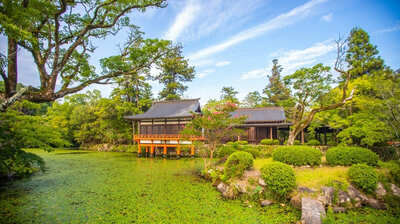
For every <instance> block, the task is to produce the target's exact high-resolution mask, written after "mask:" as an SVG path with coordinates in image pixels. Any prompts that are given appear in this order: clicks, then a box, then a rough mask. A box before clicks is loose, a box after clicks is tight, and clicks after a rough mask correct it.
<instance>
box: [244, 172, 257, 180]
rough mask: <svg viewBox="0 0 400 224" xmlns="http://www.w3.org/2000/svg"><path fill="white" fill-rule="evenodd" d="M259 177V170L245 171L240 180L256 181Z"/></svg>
mask: <svg viewBox="0 0 400 224" xmlns="http://www.w3.org/2000/svg"><path fill="white" fill-rule="evenodd" d="M260 176H261V173H260V171H259V170H245V171H244V173H243V176H242V178H241V179H243V180H248V179H250V178H253V179H254V180H257V179H259V178H260Z"/></svg>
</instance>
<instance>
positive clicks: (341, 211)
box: [332, 206, 346, 213]
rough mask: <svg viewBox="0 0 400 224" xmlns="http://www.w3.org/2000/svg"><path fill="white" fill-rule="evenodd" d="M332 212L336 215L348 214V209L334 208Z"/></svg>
mask: <svg viewBox="0 0 400 224" xmlns="http://www.w3.org/2000/svg"><path fill="white" fill-rule="evenodd" d="M332 210H333V212H334V213H344V212H346V208H344V207H337V206H335V207H333V209H332Z"/></svg>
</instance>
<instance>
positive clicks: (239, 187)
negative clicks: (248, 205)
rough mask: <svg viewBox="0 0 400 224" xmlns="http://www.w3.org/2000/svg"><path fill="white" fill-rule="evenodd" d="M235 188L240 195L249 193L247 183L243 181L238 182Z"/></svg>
mask: <svg viewBox="0 0 400 224" xmlns="http://www.w3.org/2000/svg"><path fill="white" fill-rule="evenodd" d="M234 186H235V187H236V189H237V190H238V191H239V192H240V193H247V182H246V181H243V180H238V181H236V182H235V183H234Z"/></svg>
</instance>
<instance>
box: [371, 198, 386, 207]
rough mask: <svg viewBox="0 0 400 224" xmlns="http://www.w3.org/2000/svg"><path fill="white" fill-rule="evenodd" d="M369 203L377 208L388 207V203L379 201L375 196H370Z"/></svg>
mask: <svg viewBox="0 0 400 224" xmlns="http://www.w3.org/2000/svg"><path fill="white" fill-rule="evenodd" d="M367 203H368V205H369V206H370V207H372V208H375V209H386V205H385V204H384V203H381V202H379V201H378V200H376V199H374V198H368V201H367Z"/></svg>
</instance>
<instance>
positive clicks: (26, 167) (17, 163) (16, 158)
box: [0, 149, 45, 178]
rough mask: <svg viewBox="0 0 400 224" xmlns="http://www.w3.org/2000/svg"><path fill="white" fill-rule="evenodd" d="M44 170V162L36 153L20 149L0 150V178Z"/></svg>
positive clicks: (20, 175)
mask: <svg viewBox="0 0 400 224" xmlns="http://www.w3.org/2000/svg"><path fill="white" fill-rule="evenodd" d="M39 170H40V171H44V170H45V162H44V161H43V159H42V158H40V157H39V156H38V155H36V154H33V153H30V152H25V151H23V150H20V149H14V150H13V149H8V150H0V178H1V177H9V178H11V177H12V178H22V177H28V176H30V175H32V174H33V173H34V172H37V171H39Z"/></svg>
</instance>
